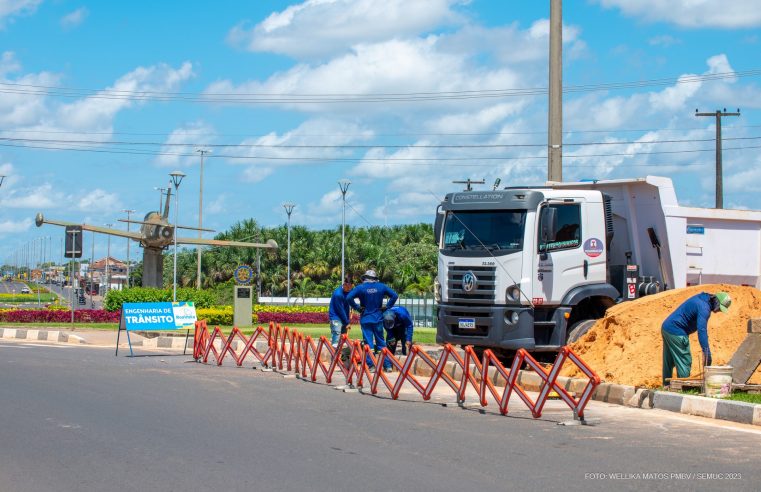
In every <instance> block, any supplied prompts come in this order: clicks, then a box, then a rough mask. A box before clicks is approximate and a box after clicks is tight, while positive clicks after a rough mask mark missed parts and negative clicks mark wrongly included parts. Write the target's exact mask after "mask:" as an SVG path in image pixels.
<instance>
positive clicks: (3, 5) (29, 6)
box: [0, 0, 42, 29]
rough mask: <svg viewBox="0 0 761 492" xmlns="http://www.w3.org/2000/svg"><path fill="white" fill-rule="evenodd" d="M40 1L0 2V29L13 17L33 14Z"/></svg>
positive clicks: (5, 0)
mask: <svg viewBox="0 0 761 492" xmlns="http://www.w3.org/2000/svg"><path fill="white" fill-rule="evenodd" d="M41 3H42V0H0V29H2V28H3V27H5V22H6V21H7V20H9V19H12V18H13V17H16V16H20V15H27V14H32V13H34V11H35V10H37V6H38V5H39V4H41Z"/></svg>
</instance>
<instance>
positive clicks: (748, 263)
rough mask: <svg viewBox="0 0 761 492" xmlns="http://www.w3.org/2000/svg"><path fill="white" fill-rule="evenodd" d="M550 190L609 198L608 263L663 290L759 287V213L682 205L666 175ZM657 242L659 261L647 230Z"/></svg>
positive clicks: (558, 185) (564, 185)
mask: <svg viewBox="0 0 761 492" xmlns="http://www.w3.org/2000/svg"><path fill="white" fill-rule="evenodd" d="M549 185H550V186H551V187H552V188H553V189H557V190H562V189H589V190H599V191H601V192H603V193H605V194H607V195H609V196H610V197H611V199H612V200H611V205H612V209H613V221H614V231H615V235H614V237H613V240H612V241H611V244H610V253H609V254H610V262H611V264H624V263H626V256H625V254H626V252H627V251H630V252H631V253H632V262H633V263H637V264H639V265H640V266H641V272H640V274H641V275H645V276H652V277H655V278H656V279H657V280H658V281H660V282H661V284H662V285H665V286H666V287H667V288H669V289H671V288H681V287H687V286H689V285H698V284H704V283H729V284H736V285H749V286H752V287H756V288H761V212H760V211H751V210H726V209H708V208H693V207H681V206H679V203H678V201H677V198H676V193H675V191H674V185H673V183H672V181H671V179H669V178H663V177H657V176H648V177H646V178H641V179H630V180H610V181H597V182H580V183H549ZM649 228H652V229H653V230H654V232H655V234H656V236H657V238H658V239H659V241H660V243H661V261H660V263H659V261H658V254H657V253H658V251H657V249H656V248H654V247H653V245H652V242H651V239H650V237H649V234H648V229H649Z"/></svg>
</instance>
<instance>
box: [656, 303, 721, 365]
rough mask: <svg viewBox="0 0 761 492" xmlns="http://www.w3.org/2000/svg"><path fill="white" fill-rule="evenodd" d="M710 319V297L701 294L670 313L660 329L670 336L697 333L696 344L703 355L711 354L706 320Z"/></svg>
mask: <svg viewBox="0 0 761 492" xmlns="http://www.w3.org/2000/svg"><path fill="white" fill-rule="evenodd" d="M710 317H711V295H710V294H706V293H705V292H702V293H700V294H698V295H695V296H692V297H690V298H689V299H687V300H686V301H684V302H683V303H682V305H681V306H679V307H678V308H677V309H676V311H674V312H673V313H671V314H670V315H669V317H668V318H666V321H664V322H663V326H662V327H661V328H662V329H663V331H665V332H666V333H671V334H672V335H681V336H689V335H690V334H692V333H695V332H696V331H697V332H698V342H700V348H701V349H703V353H705V354H709V353H711V349H710V347H709V346H708V318H710Z"/></svg>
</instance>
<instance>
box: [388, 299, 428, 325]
mask: <svg viewBox="0 0 761 492" xmlns="http://www.w3.org/2000/svg"><path fill="white" fill-rule="evenodd" d="M396 305H397V306H404V307H405V308H406V309H407V311H409V312H410V315H411V316H412V320H413V322H414V323H415V326H427V327H430V328H435V327H436V309H437V307H438V306H437V305H436V301H434V299H433V296H428V297H402V296H400V297H399V300H398V301H396Z"/></svg>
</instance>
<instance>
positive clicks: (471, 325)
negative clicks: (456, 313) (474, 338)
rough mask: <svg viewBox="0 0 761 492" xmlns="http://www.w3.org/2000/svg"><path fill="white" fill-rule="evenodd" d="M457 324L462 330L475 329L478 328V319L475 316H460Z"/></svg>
mask: <svg viewBox="0 0 761 492" xmlns="http://www.w3.org/2000/svg"><path fill="white" fill-rule="evenodd" d="M457 326H458V327H459V328H460V329H461V330H475V329H476V320H475V318H460V319H459V321H458V323H457Z"/></svg>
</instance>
